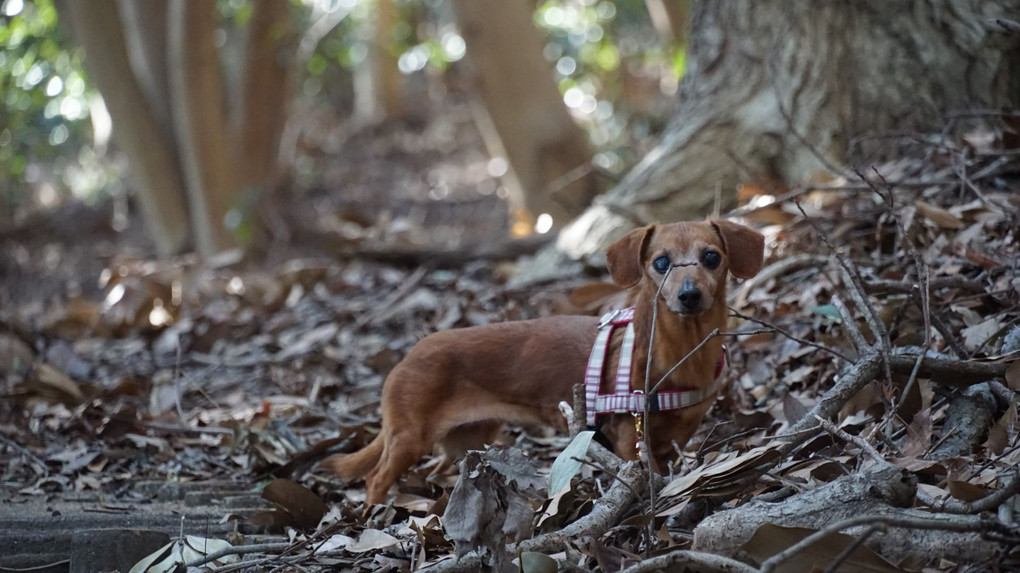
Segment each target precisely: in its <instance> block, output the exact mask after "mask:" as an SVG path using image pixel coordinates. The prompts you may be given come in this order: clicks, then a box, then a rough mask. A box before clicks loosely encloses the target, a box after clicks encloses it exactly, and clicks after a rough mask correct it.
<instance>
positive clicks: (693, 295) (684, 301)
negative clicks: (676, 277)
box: [677, 279, 701, 310]
mask: <svg viewBox="0 0 1020 573" xmlns="http://www.w3.org/2000/svg"><path fill="white" fill-rule="evenodd" d="M677 297H678V298H679V299H680V305H681V306H682V307H683V308H684V310H697V309H698V305H700V304H701V291H700V290H699V289H698V287H696V286H694V281H692V280H691V279H684V282H683V286H682V288H681V289H680V294H678V295H677Z"/></svg>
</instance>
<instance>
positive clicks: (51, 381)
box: [24, 363, 85, 406]
mask: <svg viewBox="0 0 1020 573" xmlns="http://www.w3.org/2000/svg"><path fill="white" fill-rule="evenodd" d="M24 386H25V390H27V391H28V392H29V393H30V394H33V395H35V396H37V397H39V398H42V399H43V400H46V401H47V402H53V403H60V404H64V405H65V406H77V405H78V404H81V403H82V402H84V401H85V394H84V393H82V391H81V388H80V387H79V386H78V383H77V382H75V381H74V380H71V377H70V376H68V375H67V374H64V373H63V372H62V371H60V370H59V369H57V368H56V367H54V366H51V365H49V364H46V363H43V364H36V366H35V368H33V369H32V372H31V373H30V374H29V376H28V379H27V380H25V382H24Z"/></svg>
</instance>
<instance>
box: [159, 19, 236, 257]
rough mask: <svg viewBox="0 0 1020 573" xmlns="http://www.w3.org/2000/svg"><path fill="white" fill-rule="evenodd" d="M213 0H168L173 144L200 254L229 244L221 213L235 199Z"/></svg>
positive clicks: (234, 181) (225, 212)
mask: <svg viewBox="0 0 1020 573" xmlns="http://www.w3.org/2000/svg"><path fill="white" fill-rule="evenodd" d="M218 22H219V17H218V14H217V13H216V1H215V0H173V1H172V2H171V4H170V19H169V54H170V73H171V76H170V80H171V81H170V85H171V89H172V91H173V100H174V110H173V112H174V126H175V130H176V133H177V145H178V149H179V151H180V155H181V164H182V165H183V168H184V175H185V180H186V181H187V189H188V198H189V199H190V207H191V223H192V228H193V229H194V232H195V239H196V244H197V246H198V249H199V252H201V253H202V254H203V255H206V256H208V255H212V254H215V253H217V252H219V251H222V250H224V249H226V248H228V247H230V246H233V244H234V239H233V236H232V235H231V234H230V232H229V230H228V228H227V213H228V212H229V211H230V209H231V207H234V206H235V205H234V203H235V202H236V199H237V186H236V180H235V177H234V173H233V170H232V165H231V161H230V160H231V158H232V157H231V155H230V149H231V144H232V143H235V142H234V141H231V138H230V137H229V136H228V131H227V118H226V114H225V113H224V103H223V100H222V98H223V94H224V90H223V75H222V70H221V69H220V61H219V54H218V52H217V50H216V45H215V44H214V39H213V35H214V33H215V32H216V27H217V24H218Z"/></svg>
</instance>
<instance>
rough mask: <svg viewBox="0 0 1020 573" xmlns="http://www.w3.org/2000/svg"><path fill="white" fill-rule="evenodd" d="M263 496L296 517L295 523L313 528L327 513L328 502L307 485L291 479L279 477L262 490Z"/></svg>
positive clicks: (305, 527)
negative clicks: (324, 501)
mask: <svg viewBox="0 0 1020 573" xmlns="http://www.w3.org/2000/svg"><path fill="white" fill-rule="evenodd" d="M262 497H263V498H264V499H268V500H269V501H271V502H273V503H275V504H276V505H277V507H279V508H280V509H282V510H284V511H286V512H287V513H289V514H290V515H292V516H293V517H294V525H295V526H297V527H300V528H303V529H311V528H313V527H315V526H316V525H318V524H319V521H320V520H321V519H322V516H323V515H326V504H325V503H323V502H322V500H321V499H319V496H317V495H315V494H314V493H312V491H311V490H310V489H308V488H306V487H305V486H303V485H301V484H299V483H297V482H295V481H293V480H289V479H285V478H278V479H275V480H273V481H271V482H269V485H267V486H266V487H265V489H263V490H262Z"/></svg>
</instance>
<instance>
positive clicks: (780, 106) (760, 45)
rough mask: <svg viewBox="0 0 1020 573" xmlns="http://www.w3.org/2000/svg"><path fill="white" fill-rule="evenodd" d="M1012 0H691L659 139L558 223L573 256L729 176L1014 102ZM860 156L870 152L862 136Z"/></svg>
mask: <svg viewBox="0 0 1020 573" xmlns="http://www.w3.org/2000/svg"><path fill="white" fill-rule="evenodd" d="M1018 10H1020V1H1018V0H1005V1H1002V2H983V1H981V0H961V1H957V0H902V1H900V2H887V1H884V0H866V1H860V2H789V1H788V0H740V1H733V2H711V1H706V0H700V1H695V2H693V7H692V13H691V22H690V28H689V31H688V36H687V38H688V52H687V65H688V67H687V74H686V76H685V77H684V78H683V81H682V83H681V86H680V92H679V105H678V107H677V111H676V113H675V114H674V117H673V119H672V121H671V123H670V125H669V127H668V128H667V130H666V132H665V133H664V134H663V136H662V140H661V142H660V143H659V144H658V145H657V146H656V148H655V149H654V150H653V151H652V152H651V153H649V154H648V156H646V157H645V158H644V159H643V160H642V161H641V162H640V163H639V164H638V165H637V166H635V167H634V168H633V169H632V170H631V171H630V172H629V173H628V174H627V176H626V177H625V178H624V179H623V180H622V181H621V182H620V183H619V185H617V186H616V188H614V189H613V190H611V191H610V192H609V193H607V194H606V195H604V196H602V197H600V198H599V200H598V201H597V203H596V204H595V205H593V206H592V207H591V208H589V209H588V210H587V211H586V212H585V213H584V214H583V215H581V216H580V217H579V218H577V219H576V220H575V221H574V222H572V223H571V224H570V225H569V227H567V228H566V229H564V231H563V232H562V233H561V235H560V238H559V242H558V246H559V248H560V249H561V250H562V251H564V252H565V253H567V254H569V255H571V256H573V257H578V258H579V257H583V256H586V255H590V254H593V253H597V252H600V251H602V250H603V249H604V248H605V246H607V245H608V244H609V243H610V242H612V241H613V240H615V239H616V238H618V237H619V236H621V235H623V233H625V232H626V231H627V230H629V229H630V228H632V227H634V226H637V225H640V224H644V223H646V222H651V221H656V220H660V221H669V220H677V219H685V218H696V217H702V216H705V215H707V214H709V213H710V212H711V211H712V210H713V207H714V205H715V203H716V200H717V195H718V198H719V201H720V203H721V206H722V207H723V208H728V207H730V206H732V205H733V203H734V195H735V191H736V187H737V185H739V184H741V183H755V184H757V185H759V186H764V187H766V188H768V187H775V186H783V185H795V184H798V183H801V182H806V181H808V180H809V179H811V177H812V176H814V175H816V174H818V173H820V172H822V173H830V174H834V175H838V174H842V173H843V167H842V166H843V165H844V164H845V163H847V162H848V161H849V160H850V156H851V153H850V147H851V143H852V142H853V141H855V140H856V139H857V138H859V137H860V136H864V135H875V134H881V133H887V132H889V131H892V130H896V131H904V130H907V131H909V130H929V131H932V130H937V129H939V128H941V126H942V122H943V120H944V114H945V113H946V112H949V111H953V110H966V109H974V108H992V109H996V108H1000V107H1007V106H1016V105H1017V103H1020V64H1018V62H1020V57H1018V55H1020V54H1018V36H1017V35H1015V34H1013V35H1009V34H1007V33H1006V32H1005V30H1004V29H1003V28H1002V27H1000V26H998V25H997V24H996V22H995V19H996V18H1003V17H1005V18H1009V17H1010V14H1016V13H1017V11H1018ZM862 151H863V152H864V153H863V156H865V157H866V156H867V155H868V153H867V152H868V150H867V149H862Z"/></svg>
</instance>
